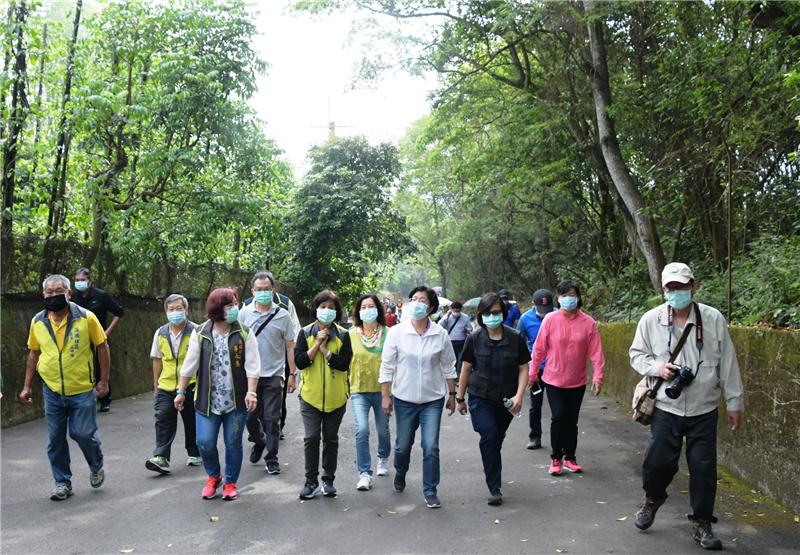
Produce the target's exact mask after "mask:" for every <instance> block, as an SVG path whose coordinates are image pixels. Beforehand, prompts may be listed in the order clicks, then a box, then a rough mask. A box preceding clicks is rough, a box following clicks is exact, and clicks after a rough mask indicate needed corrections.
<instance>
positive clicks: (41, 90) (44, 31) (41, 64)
mask: <svg viewBox="0 0 800 555" xmlns="http://www.w3.org/2000/svg"><path fill="white" fill-rule="evenodd" d="M46 59H47V23H44V24H43V25H42V53H41V55H40V57H39V75H38V77H39V82H38V84H37V85H36V127H35V128H34V131H33V151H34V153H35V152H36V147H37V146H38V145H39V133H40V132H41V130H42V96H43V95H44V68H45V60H46ZM39 158H40V156H36V160H35V162H34V172H33V173H34V174H36V167H38V165H39Z"/></svg>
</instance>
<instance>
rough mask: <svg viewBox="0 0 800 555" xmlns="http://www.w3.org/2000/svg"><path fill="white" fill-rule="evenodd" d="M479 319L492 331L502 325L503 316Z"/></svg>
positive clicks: (492, 315) (497, 315) (496, 315)
mask: <svg viewBox="0 0 800 555" xmlns="http://www.w3.org/2000/svg"><path fill="white" fill-rule="evenodd" d="M481 319H482V320H483V323H484V325H485V326H486V327H487V328H489V329H490V330H493V329H495V328H497V327H499V326H500V324H502V323H503V315H502V314H490V315H488V316H485V315H484V316H482V317H481Z"/></svg>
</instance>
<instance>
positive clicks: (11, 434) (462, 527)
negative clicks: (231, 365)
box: [0, 395, 800, 555]
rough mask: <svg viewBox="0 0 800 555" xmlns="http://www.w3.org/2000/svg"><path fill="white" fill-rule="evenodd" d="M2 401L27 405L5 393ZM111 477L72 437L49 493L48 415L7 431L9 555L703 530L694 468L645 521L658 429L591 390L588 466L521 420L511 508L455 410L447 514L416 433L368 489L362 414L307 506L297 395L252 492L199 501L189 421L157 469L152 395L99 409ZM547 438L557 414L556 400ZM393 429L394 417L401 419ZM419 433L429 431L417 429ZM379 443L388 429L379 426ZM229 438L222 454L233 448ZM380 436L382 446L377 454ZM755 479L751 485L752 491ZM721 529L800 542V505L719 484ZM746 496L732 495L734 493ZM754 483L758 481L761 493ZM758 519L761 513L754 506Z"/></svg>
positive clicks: (737, 543)
mask: <svg viewBox="0 0 800 555" xmlns="http://www.w3.org/2000/svg"><path fill="white" fill-rule="evenodd" d="M3 402H13V401H11V400H10V399H5V400H3ZM98 418H99V423H100V431H101V434H102V436H103V450H104V454H105V469H106V482H105V484H104V485H103V487H102V488H100V489H97V490H93V489H92V488H91V487H90V486H89V479H88V474H89V471H88V468H87V466H86V463H85V461H84V460H83V456H82V454H81V453H80V450H79V449H78V448H77V445H76V444H74V443H72V442H71V441H70V448H71V453H72V472H73V487H74V490H75V495H74V496H73V497H71V498H70V499H68V500H66V501H62V502H54V501H50V499H49V493H50V489H51V487H52V478H51V474H50V468H49V464H48V461H47V457H46V453H45V447H46V441H47V440H46V435H47V434H46V426H45V423H44V421H43V420H38V421H35V422H30V423H27V424H23V425H20V426H16V427H14V428H10V429H7V430H3V432H2V492H0V498H1V499H2V503H1V504H0V509H1V510H2V514H1V515H0V523H1V526H2V529H1V532H2V533H1V535H0V550H2V553H48V554H50V553H57V554H59V555H66V554H71V553H109V554H110V553H168V554H170V553H193V554H196V553H494V554H504V553H571V554H574V553H699V552H700V551H701V550H700V548H699V547H698V546H697V545H696V544H695V543H694V542H693V540H692V539H691V525H690V524H689V522H688V521H687V519H686V516H685V514H686V513H687V512H689V511H690V507H689V500H688V495H686V494H685V488H686V487H687V486H686V483H687V478H686V472H685V468H684V469H682V471H681V472H680V474H679V477H678V478H676V481H675V483H673V485H672V487H671V489H670V499H669V500H668V501H667V504H665V505H664V506H663V507H662V508H661V510H660V511H659V513H658V517H657V519H656V523H655V524H654V526H653V527H652V528H651V529H650V530H649V531H647V532H644V533H642V532H639V531H638V530H637V529H636V528H635V527H634V525H633V513H634V512H635V511H636V508H637V504H638V502H639V501H640V498H641V483H640V475H641V472H640V464H641V449H642V446H643V443H644V441H645V438H646V433H647V430H646V429H645V428H643V427H642V426H639V425H638V424H635V423H631V422H630V420H629V419H628V417H627V414H626V413H625V412H624V411H623V410H621V409H619V408H617V407H615V405H614V403H613V402H612V401H611V400H610V399H609V398H606V397H604V396H601V397H599V398H593V397H591V396H587V397H586V399H585V401H584V405H583V409H582V413H581V420H580V423H579V427H580V432H579V433H580V438H579V445H578V460H579V462H580V463H581V464H582V465H583V466H584V468H585V472H584V473H583V474H566V475H563V476H560V477H551V476H549V475H548V474H547V465H548V463H549V460H548V453H549V450H548V449H547V447H545V448H544V449H541V450H537V451H527V450H525V448H524V445H525V442H526V439H527V432H528V430H527V414H525V415H524V416H523V417H522V418H520V419H515V420H514V421H513V422H512V424H511V428H510V429H509V433H508V436H507V438H506V442H505V447H504V451H503V457H504V459H503V462H504V471H503V482H504V486H503V493H504V495H505V504H504V505H503V506H501V507H489V506H487V505H486V502H485V501H486V496H487V494H488V492H487V490H486V486H485V483H484V479H483V471H482V467H481V462H480V453H479V451H478V435H477V434H476V433H475V432H474V431H473V430H472V427H471V425H470V422H469V418H468V417H465V416H460V415H458V414H457V413H456V414H454V415H453V416H450V417H447V416H446V414H445V416H444V417H443V421H442V431H441V443H440V448H441V465H442V480H441V484H440V487H439V496H440V498H441V500H442V503H443V506H442V508H440V509H428V508H426V507H425V504H424V500H423V497H422V484H421V463H422V454H421V450H420V448H419V443H417V444H416V445H415V447H414V450H413V452H412V460H411V469H410V471H409V473H408V477H407V487H406V491H405V492H404V493H396V492H394V491H393V489H392V475H393V471H392V473H391V474H390V475H389V476H387V477H376V479H375V483H374V488H373V489H372V490H371V491H369V492H359V491H356V489H355V485H356V481H357V475H356V471H355V447H354V438H353V422H352V416H351V414H349V410H348V414H347V415H346V416H345V419H344V422H343V424H342V429H341V431H340V449H339V470H338V473H337V478H336V482H335V483H336V486H337V488H338V489H339V495H338V497H337V498H333V499H328V498H322V497H319V498H317V499H313V500H309V501H305V502H300V501H299V500H298V497H297V494H298V491H299V490H300V488H301V486H302V485H303V449H302V447H303V439H302V425H301V421H300V416H299V410H298V405H297V397H296V396H293V397H292V398H291V402H290V415H289V419H288V422H287V426H286V436H287V437H286V440H285V441H283V442H282V443H281V451H280V460H281V467H282V473H281V474H280V475H277V476H270V475H267V474H266V472H265V471H264V467H263V464H260V465H258V466H255V465H251V464H249V463H248V462H247V455H248V453H249V447H246V449H245V462H244V465H243V468H242V473H241V477H240V479H239V486H240V489H239V495H240V497H239V499H238V500H236V501H232V502H224V501H222V500H221V499H219V498H217V499H215V500H211V501H207V500H203V499H201V497H200V490H201V488H202V486H203V484H204V482H205V475H204V472H203V469H202V468H201V467H186V466H183V462H184V461H185V453H184V451H183V448H182V445H183V437H182V431H179V432H178V438H177V439H176V442H175V445H174V447H173V461H172V462H173V473H172V475H170V476H165V477H161V476H158V475H156V474H154V473H153V472H150V471H148V470H146V469H145V467H144V462H145V460H146V459H147V458H148V457H149V456H150V454H151V450H152V448H153V442H154V431H153V411H152V399H151V398H150V397H149V396H148V395H140V396H137V397H133V398H129V399H121V400H116V401H114V404H113V407H112V411H111V412H110V413H108V414H99V415H98ZM543 420H544V422H545V435H544V438H543V439H544V442H545V444H546V445H547V442H548V439H549V436H548V433H547V429H548V426H549V425H548V422H549V415H548V414H547V404H546V403H545V415H544V417H543ZM392 429H394V425H392ZM417 441H419V440H417ZM372 442H373V445H374V444H375V437H374V433H373V437H372ZM222 449H223V448H222V447H220V450H221V452H222ZM374 449H375V447H373V452H374ZM740 489H741V488H740ZM721 490H724V491H721V493H720V494H719V495H718V503H717V513H718V515H719V516H720V522H719V524H717V525H715V532H716V533H717V535H718V536H719V537H720V538H721V539H722V540H723V542H724V544H725V549H726V550H728V551H733V552H739V553H753V554H755V553H758V554H784V553H798V550H799V549H800V525H798V524H795V523H794V522H793V515H791V514H787V513H784V512H783V511H782V510H781V509H780V508H777V507H774V506H772V505H770V504H769V503H764V502H763V501H762V502H761V503H760V504H758V501H757V500H749V499H744V498H745V497H752V495H750V492H749V490H742V491H744V492H746V493H743V494H738V493H736V491H737V490H729V489H726V488H721ZM730 491H734V493H730ZM753 493H755V492H753ZM745 515H750V516H745Z"/></svg>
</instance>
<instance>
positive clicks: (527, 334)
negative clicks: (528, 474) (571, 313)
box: [517, 289, 555, 449]
mask: <svg viewBox="0 0 800 555" xmlns="http://www.w3.org/2000/svg"><path fill="white" fill-rule="evenodd" d="M554 310H555V308H554V307H553V294H552V293H551V292H550V291H548V290H547V289H539V290H537V291H536V292H535V293H534V294H533V308H531V309H530V310H526V311H525V313H524V314H523V315H522V316H521V317H520V319H519V325H518V326H517V331H519V333H520V335H522V337H524V338H525V340H526V341H527V342H528V350H529V351H530V352H533V343H534V342H535V341H536V336H537V335H539V328H540V327H541V325H542V321H543V320H544V317H545V316H547V314H548V313H550V312H553V311H554ZM543 371H544V361H542V365H541V367H540V368H539V377H541V376H542V372H543ZM530 392H531V393H530V395H531V408H530V410H529V411H528V424H529V426H530V428H531V431H530V433H529V434H528V444H527V445H526V447H527V448H528V449H540V448H541V447H542V403H543V402H544V392H543V390H542V386H541V384H540V383H539V382H537V383H536V384H534V385H533V387H531V389H530Z"/></svg>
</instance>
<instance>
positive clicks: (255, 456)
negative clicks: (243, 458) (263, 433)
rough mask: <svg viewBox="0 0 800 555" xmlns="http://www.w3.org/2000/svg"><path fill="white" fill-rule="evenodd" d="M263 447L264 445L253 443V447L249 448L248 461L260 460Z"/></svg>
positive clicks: (255, 461) (254, 462)
mask: <svg viewBox="0 0 800 555" xmlns="http://www.w3.org/2000/svg"><path fill="white" fill-rule="evenodd" d="M264 447H266V445H264V444H263V443H262V444H260V445H259V444H258V443H254V444H253V447H252V448H251V449H250V462H251V463H253V464H256V463H257V462H258V461H259V460H261V455H263V454H264Z"/></svg>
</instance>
